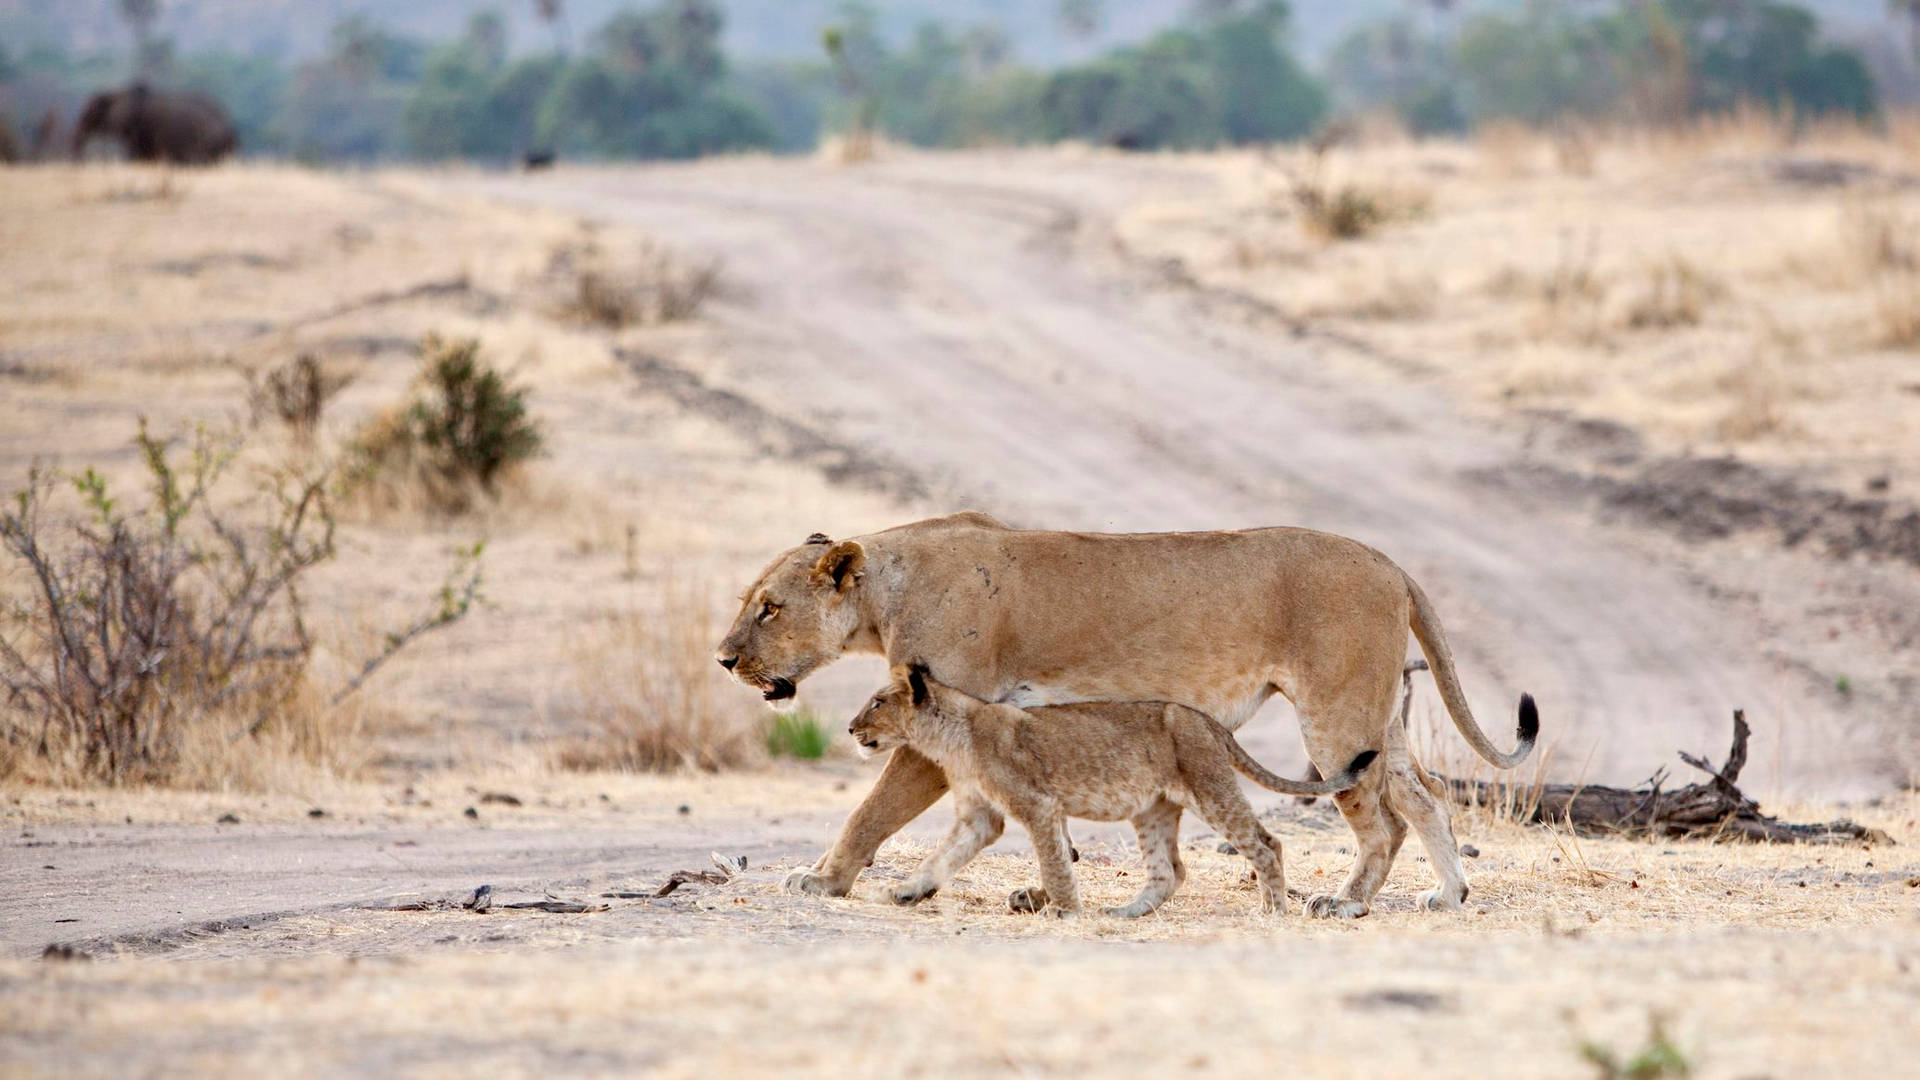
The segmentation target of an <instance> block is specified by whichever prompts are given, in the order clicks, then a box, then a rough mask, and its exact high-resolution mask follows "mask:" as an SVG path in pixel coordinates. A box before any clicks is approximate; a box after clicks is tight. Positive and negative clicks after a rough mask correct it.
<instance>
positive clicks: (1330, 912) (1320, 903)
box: [1307, 893, 1372, 919]
mask: <svg viewBox="0 0 1920 1080" xmlns="http://www.w3.org/2000/svg"><path fill="white" fill-rule="evenodd" d="M1370 910H1372V909H1371V908H1369V907H1368V906H1367V902H1366V901H1364V900H1342V899H1340V898H1339V897H1337V896H1328V895H1326V894H1325V893H1322V894H1320V895H1319V896H1316V897H1313V898H1312V899H1310V900H1308V901H1307V914H1309V915H1311V916H1313V917H1314V918H1316V919H1361V918H1365V917H1366V914H1367V912H1368V911H1370Z"/></svg>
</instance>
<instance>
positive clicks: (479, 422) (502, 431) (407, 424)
mask: <svg viewBox="0 0 1920 1080" xmlns="http://www.w3.org/2000/svg"><path fill="white" fill-rule="evenodd" d="M422 351H423V353H424V355H423V358H422V360H421V368H420V377H419V380H418V383H417V385H416V387H415V390H414V394H413V398H412V400H411V401H409V402H408V403H407V404H406V405H405V406H404V407H402V408H401V409H399V410H397V411H393V412H389V413H387V414H385V415H383V416H380V417H376V418H375V419H374V420H372V421H370V422H369V423H367V424H366V425H365V426H364V427H362V428H361V431H360V433H359V435H358V436H357V437H356V438H355V440H354V444H353V447H352V454H353V457H354V459H355V460H354V466H353V469H352V474H351V479H350V486H352V487H354V488H355V489H358V490H363V491H369V492H374V491H377V492H379V493H380V495H381V501H384V502H387V503H390V504H392V503H401V502H406V501H408V499H407V493H408V492H409V491H410V490H417V491H418V492H419V493H420V494H422V495H423V496H424V499H425V501H426V502H427V503H428V504H429V505H430V506H432V507H433V508H435V509H439V510H443V511H446V512H449V513H460V512H462V511H465V510H467V509H469V508H471V507H472V506H473V504H474V503H475V502H476V501H477V499H478V498H479V497H485V498H488V499H492V498H496V497H498V494H499V490H500V483H501V481H502V479H503V478H505V477H506V476H507V475H508V474H509V473H511V472H512V471H513V470H515V469H517V468H519V467H520V466H522V465H524V464H525V463H526V462H528V461H530V460H532V459H533V458H534V457H536V456H538V455H539V453H540V450H541V447H542V445H543V444H544V441H545V440H544V436H543V435H542V432H541V429H540V424H539V423H538V422H537V421H536V420H534V419H533V417H532V416H531V415H530V414H529V412H528V409H527V390H526V388H524V387H518V386H514V385H513V384H512V383H510V382H508V381H507V377H506V376H505V375H504V374H502V373H501V372H500V371H498V370H497V369H495V368H494V367H493V366H492V365H490V364H488V363H487V362H486V361H485V360H484V359H483V358H482V357H481V355H480V343H479V342H478V341H475V340H472V339H466V340H461V341H443V340H441V339H440V338H438V337H429V338H427V340H426V343H425V345H424V347H423V350H422Z"/></svg>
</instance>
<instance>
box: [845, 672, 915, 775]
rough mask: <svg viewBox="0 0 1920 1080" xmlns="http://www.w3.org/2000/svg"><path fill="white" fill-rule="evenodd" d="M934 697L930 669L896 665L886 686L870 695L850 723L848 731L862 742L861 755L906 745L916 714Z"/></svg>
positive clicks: (909, 739) (854, 739)
mask: <svg viewBox="0 0 1920 1080" xmlns="http://www.w3.org/2000/svg"><path fill="white" fill-rule="evenodd" d="M931 698H932V693H931V691H930V690H929V689H928V688H927V669H926V668H924V667H921V666H920V665H918V664H915V665H913V666H911V667H907V666H899V667H895V668H894V669H893V678H892V681H890V682H888V683H887V685H886V688H885V689H883V690H881V691H880V692H879V693H877V694H875V695H873V696H872V697H871V698H868V699H867V703H866V704H865V705H863V706H861V708H860V711H859V712H858V713H857V714H855V715H854V718H853V723H851V724H848V725H847V734H849V735H851V736H853V741H854V742H855V743H857V744H859V746H860V756H861V757H871V756H872V755H874V754H877V753H879V752H880V751H882V750H891V749H893V748H894V747H896V746H905V745H906V744H907V743H908V742H910V741H911V733H912V731H913V719H914V716H915V715H916V714H917V713H918V712H919V711H920V709H921V708H922V707H924V706H926V705H927V704H928V703H929V702H930V701H931Z"/></svg>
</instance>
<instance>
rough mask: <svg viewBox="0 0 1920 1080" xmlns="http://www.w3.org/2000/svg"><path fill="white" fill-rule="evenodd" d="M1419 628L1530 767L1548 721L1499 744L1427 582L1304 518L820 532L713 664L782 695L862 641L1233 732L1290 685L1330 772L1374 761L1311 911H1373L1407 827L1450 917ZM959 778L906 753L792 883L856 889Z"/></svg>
mask: <svg viewBox="0 0 1920 1080" xmlns="http://www.w3.org/2000/svg"><path fill="white" fill-rule="evenodd" d="M1409 628H1411V629H1412V631H1413V635H1414V637H1415V638H1416V639H1418V641H1419V643H1420V647H1421V649H1422V650H1423V651H1424V652H1425V654H1426V657H1427V661H1428V663H1429V664H1430V665H1431V666H1432V670H1433V677H1434V680H1435V682H1436V684H1437V685H1438V686H1439V689H1440V695H1441V698H1442V700H1443V701H1445V703H1446V705H1447V711H1448V712H1449V713H1450V714H1451V715H1452V717H1453V721H1454V726H1455V727H1456V728H1457V729H1458V730H1459V732H1460V734H1461V735H1462V736H1463V737H1464V738H1465V739H1466V740H1467V742H1468V744H1469V745H1471V746H1472V747H1473V748H1474V750H1475V752H1477V753H1478V754H1480V756H1482V757H1483V758H1485V759H1486V760H1488V761H1489V762H1492V763H1493V764H1495V765H1497V766H1500V767H1502V768H1511V767H1512V766H1514V765H1516V764H1518V763H1519V762H1520V761H1521V760H1523V759H1524V758H1525V757H1526V756H1527V755H1528V753H1530V752H1531V751H1532V749H1533V745H1534V741H1535V736H1536V733H1537V730H1538V717H1537V714H1536V713H1535V711H1534V709H1533V703H1532V700H1531V699H1530V698H1525V697H1523V698H1522V700H1521V710H1520V724H1519V738H1520V745H1519V747H1518V748H1517V749H1515V750H1514V751H1513V752H1512V753H1510V754H1509V753H1502V752H1500V751H1499V750H1498V749H1496V748H1495V747H1494V746H1493V744H1492V743H1491V742H1490V741H1489V740H1488V739H1487V736H1486V734H1485V733H1484V732H1482V731H1481V730H1480V727H1479V725H1478V724H1476V723H1475V722H1474V719H1473V714H1472V712H1471V710H1470V709H1469V708H1468V706H1467V699H1466V695H1465V693H1464V692H1462V690H1461V688H1460V681H1459V678H1458V676H1457V675H1456V673H1455V671H1454V666H1453V655H1452V653H1451V651H1450V650H1449V649H1448V646H1447V638H1446V634H1445V633H1444V632H1443V631H1442V630H1441V627H1440V620H1439V616H1438V615H1437V614H1436V613H1435V611H1434V609H1433V605H1432V604H1431V603H1430V602H1429V601H1428V600H1427V597H1426V594H1425V593H1423V592H1422V591H1421V590H1420V587H1419V586H1418V585H1416V584H1415V583H1414V582H1413V580H1412V579H1411V578H1409V577H1408V576H1407V575H1406V573H1405V572H1403V571H1402V570H1401V569H1400V568H1399V567H1398V566H1395V565H1394V564H1393V562H1392V561H1391V560H1390V559H1388V558H1387V557H1386V556H1385V555H1382V554H1380V553H1379V552H1377V551H1375V550H1373V549H1372V548H1369V547H1367V546H1366V545H1364V544H1361V543H1359V542H1357V541H1354V540H1349V539H1347V538H1345V537H1340V536H1334V535H1331V534H1328V533H1322V532H1314V531H1312V530H1308V529H1288V528H1273V529H1249V530H1245V531H1237V532H1199V533H1141V534H1103V533H1072V532H1033V531H1024V530H1017V529H1009V528H1007V527H1006V526H1004V525H1002V524H1000V523H999V522H997V521H995V520H994V519H993V518H991V517H988V516H987V515H985V514H978V513H964V514H955V515H952V516H950V517H942V518H932V519H929V520H926V521H919V522H915V523H913V524H910V525H903V526H900V527H898V528H894V529H888V530H886V531H884V532H877V533H872V534H869V535H866V536H860V537H856V538H853V539H850V540H841V541H838V542H833V541H830V540H828V539H827V538H826V537H825V536H818V535H816V536H815V537H812V538H810V539H809V541H808V542H807V543H804V544H801V545H800V546H798V547H795V548H792V549H790V550H788V551H786V552H784V553H782V554H781V555H780V556H779V557H777V558H775V559H774V560H773V562H772V563H771V564H769V565H768V566H767V568H766V570H764V571H763V572H762V573H761V574H760V576H759V577H758V578H757V579H756V580H755V581H754V582H753V583H752V584H751V585H750V586H749V587H748V588H747V590H746V592H745V593H744V594H743V595H742V596H741V606H740V612H739V615H738V616H737V617H736V618H735V620H734V623H733V626H732V628H731V629H730V630H729V631H728V632H727V635H726V637H725V638H723V639H722V640H721V642H720V645H719V648H718V650H717V655H716V658H717V659H718V660H719V661H720V663H721V664H722V665H724V666H726V667H727V668H729V669H730V670H731V671H732V672H733V674H734V675H735V676H736V677H737V678H739V679H740V680H741V681H742V682H744V683H746V684H748V685H750V686H753V687H754V688H756V689H758V690H759V691H761V693H762V694H763V695H765V696H766V697H767V698H768V699H770V700H782V699H786V698H790V697H792V696H793V694H794V691H795V686H796V684H798V683H799V682H800V681H801V680H802V679H804V678H805V677H806V676H807V675H809V674H811V673H812V672H813V671H815V670H817V669H818V668H820V667H821V666H822V665H825V664H827V663H830V662H832V661H833V660H835V659H838V658H839V657H840V656H842V655H844V654H846V653H848V652H870V653H881V654H883V655H885V656H886V657H887V658H888V660H889V661H890V662H891V663H894V664H905V663H908V662H913V661H918V662H922V663H925V664H926V665H928V667H929V669H930V670H931V671H932V673H933V674H934V676H935V677H936V678H937V679H938V680H939V681H941V682H943V683H945V684H947V685H949V686H952V687H954V688H956V689H958V690H961V691H963V692H965V693H967V694H970V695H972V696H974V697H976V698H979V699H981V700H983V701H990V702H999V703H1005V704H1011V705H1017V706H1022V707H1030V706H1036V705H1067V704H1073V703H1076V702H1096V701H1169V702H1174V703H1177V704H1181V705H1185V706H1188V707H1189V708H1193V709H1197V710H1199V711H1200V712H1202V713H1205V714H1207V715H1209V716H1211V717H1213V718H1215V719H1217V720H1219V721H1220V722H1221V723H1222V724H1224V725H1225V726H1226V727H1227V728H1228V729H1230V730H1231V729H1234V728H1237V727H1239V726H1240V724H1242V723H1244V722H1245V721H1246V719H1247V718H1248V717H1250V716H1252V715H1253V713H1254V711H1255V710H1257V709H1258V708H1259V707H1260V705H1261V704H1262V703H1263V702H1265V701H1266V699H1267V698H1268V697H1270V696H1271V695H1272V694H1274V693H1276V692H1278V693H1281V694H1284V695H1286V697H1287V698H1288V699H1289V700H1291V701H1292V702H1293V704H1294V707H1295V709H1296V710H1297V711H1298V713H1299V716H1300V734H1301V737H1302V739H1303V740H1304V742H1305V743H1306V748H1307V754H1308V756H1309V757H1310V758H1311V759H1312V761H1313V763H1314V765H1315V766H1316V767H1317V768H1318V769H1319V771H1320V772H1321V773H1323V774H1332V773H1335V772H1338V771H1339V770H1340V769H1341V768H1343V767H1344V766H1345V765H1346V763H1347V762H1349V761H1351V760H1352V759H1353V757H1354V755H1356V754H1358V753H1360V752H1361V751H1362V750H1369V749H1380V750H1381V752H1382V756H1383V760H1382V761H1381V762H1380V763H1379V765H1377V766H1376V767H1375V768H1372V769H1369V770H1368V771H1367V773H1366V774H1365V775H1364V776H1363V777H1362V778H1361V781H1360V783H1359V784H1358V785H1357V786H1355V787H1353V788H1352V789H1350V790H1348V791H1346V792H1343V793H1341V794H1339V795H1337V796H1335V797H1334V802H1335V805H1337V806H1338V807H1339V808H1340V812H1341V813H1342V815H1344V816H1345V817H1346V819H1347V823H1348V825H1349V826H1351V827H1352V829H1353V831H1354V836H1355V838H1356V840H1357V841H1358V845H1357V854H1356V857H1355V859H1354V865H1353V870H1352V872H1351V873H1349V874H1348V876H1347V878H1346V880H1345V881H1344V882H1343V883H1342V884H1341V886H1340V888H1339V889H1338V891H1337V892H1335V893H1334V894H1332V895H1327V896H1316V897H1314V898H1312V899H1311V900H1310V901H1309V902H1308V910H1309V911H1310V912H1311V913H1313V914H1316V915H1329V916H1340V917H1347V918H1353V917H1357V916H1361V915H1365V914H1366V913H1367V912H1368V910H1369V909H1370V905H1371V903H1372V900H1373V898H1374V896H1375V895H1376V894H1377V893H1378V892H1379V890H1380V886H1381V884H1382V883H1383V882H1384V881H1385V880H1386V876H1387V871H1388V869H1389V868H1390V867H1391V866H1392V864H1393V858H1394V855H1395V854H1396V853H1397V852H1398V850H1399V848H1400V844H1401V841H1402V840H1404V839H1405V837H1406V833H1407V827H1408V824H1409V823H1411V825H1412V826H1413V828H1414V829H1415V830H1416V831H1417V832H1419V834H1420V838H1421V841H1422V842H1423V844H1424V845H1425V847H1426V849H1427V854H1428V857H1429V859H1430V860H1431V862H1432V864H1433V868H1434V870H1435V873H1436V875H1437V876H1438V877H1439V878H1440V887H1439V888H1438V889H1435V890H1434V891H1432V892H1429V893H1427V894H1426V896H1425V897H1424V902H1425V904H1426V905H1427V906H1428V907H1430V908H1457V907H1459V906H1460V904H1461V903H1462V902H1463V901H1464V900H1465V899H1466V894H1467V882H1466V873H1465V868H1464V867H1463V866H1462V865H1461V862H1460V856H1459V852H1458V849H1457V846H1456V845H1455V843H1454V840H1453V832H1452V826H1451V824H1450V822H1449V819H1448V814H1447V811H1446V809H1445V808H1444V806H1443V805H1442V804H1441V802H1440V801H1439V800H1438V799H1436V798H1435V796H1434V794H1433V793H1432V792H1431V791H1429V790H1428V789H1427V787H1426V786H1425V785H1424V784H1423V783H1421V781H1420V773H1419V766H1418V765H1417V764H1416V763H1414V761H1413V759H1412V757H1411V755H1410V754H1409V753H1408V752H1407V749H1406V738H1405V734H1404V732H1401V731H1398V730H1397V729H1398V727H1399V725H1396V724H1389V723H1388V721H1389V719H1390V717H1391V715H1392V712H1393V706H1394V703H1395V699H1396V697H1397V695H1398V692H1399V685H1400V670H1401V667H1402V664H1403V663H1404V661H1405V659H1406V651H1407V649H1406V642H1407V631H1408V629H1409ZM1390 729H1393V730H1390ZM946 787H947V783H946V779H945V778H944V776H942V774H941V770H940V769H939V768H938V767H937V766H935V765H934V764H933V763H932V762H930V761H928V760H927V758H926V757H925V756H924V755H922V754H919V753H917V752H915V751H913V750H912V749H911V748H903V749H900V750H896V751H895V752H894V753H893V754H892V755H891V757H890V758H889V760H888V762H887V767H886V769H885V770H884V771H883V772H882V773H881V776H880V779H879V780H878V782H876V784H875V785H874V789H873V791H872V793H870V794H869V795H868V796H867V799H866V801H865V802H863V803H862V804H861V806H860V807H859V809H857V810H855V811H854V813H853V816H852V817H851V818H849V819H848V821H847V824H846V826H845V828H844V829H843V830H842V831H841V834H840V837H839V839H838V841H836V842H835V844H834V846H833V848H832V849H831V850H830V851H829V852H828V853H827V854H826V855H825V856H824V857H823V858H822V859H821V860H820V861H819V863H818V864H816V865H815V867H814V868H813V869H811V870H803V871H798V872H796V873H794V874H793V875H792V876H791V877H790V878H789V879H788V886H789V887H790V888H793V889H795V890H798V891H803V892H809V893H818V894H828V895H845V894H846V892H847V891H848V890H849V889H851V888H852V886H853V882H854V879H855V878H856V877H857V876H858V875H859V873H860V870H861V869H862V868H863V867H865V866H866V865H867V863H868V861H869V860H870V859H871V858H872V856H873V852H874V850H875V849H876V848H878V847H879V845H880V842H881V841H882V840H884V839H886V838H887V837H888V836H890V835H892V834H893V833H894V832H895V831H897V830H898V829H899V828H900V827H901V826H903V825H905V824H906V823H907V822H909V821H911V820H913V819H914V818H915V817H916V816H918V815H919V814H920V812H921V811H923V810H925V809H926V808H927V807H929V806H931V805H932V804H933V803H934V801H935V800H937V799H938V798H939V797H940V796H941V794H942V793H943V792H945V790H946Z"/></svg>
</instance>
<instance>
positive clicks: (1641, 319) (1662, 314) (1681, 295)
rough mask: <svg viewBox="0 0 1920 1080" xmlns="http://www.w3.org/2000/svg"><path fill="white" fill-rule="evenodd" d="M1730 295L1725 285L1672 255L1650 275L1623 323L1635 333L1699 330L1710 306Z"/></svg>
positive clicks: (1654, 265)
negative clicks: (1683, 329)
mask: <svg viewBox="0 0 1920 1080" xmlns="http://www.w3.org/2000/svg"><path fill="white" fill-rule="evenodd" d="M1726 295H1727V286H1726V283H1725V282H1724V281H1722V280H1721V279H1720V278H1718V277H1716V276H1714V275H1713V274H1711V273H1709V272H1707V271H1706V270H1704V269H1702V268H1701V267H1700V266H1699V265H1698V264H1696V263H1694V262H1692V261H1690V260H1688V259H1687V258H1686V257H1685V256H1682V255H1678V254H1672V255H1668V256H1667V258H1666V259H1665V260H1663V261H1661V262H1658V263H1655V264H1653V266H1652V267H1650V268H1649V269H1648V271H1647V276H1646V280H1645V282H1644V284H1643V286H1642V288H1641V291H1640V293H1639V294H1638V295H1636V296H1635V297H1634V298H1633V299H1632V300H1631V301H1629V302H1628V304H1627V308H1626V311H1625V313H1624V314H1623V315H1622V319H1623V320H1624V322H1625V323H1626V325H1627V326H1628V327H1630V328H1632V329H1635V330H1649V329H1652V330H1665V329H1671V328H1673V327H1679V326H1698V325H1699V324H1700V319H1701V316H1702V315H1703V314H1705V312H1706V309H1707V307H1708V305H1709V304H1711V303H1713V302H1715V301H1717V300H1720V299H1723V298H1724V297H1725V296H1726Z"/></svg>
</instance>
